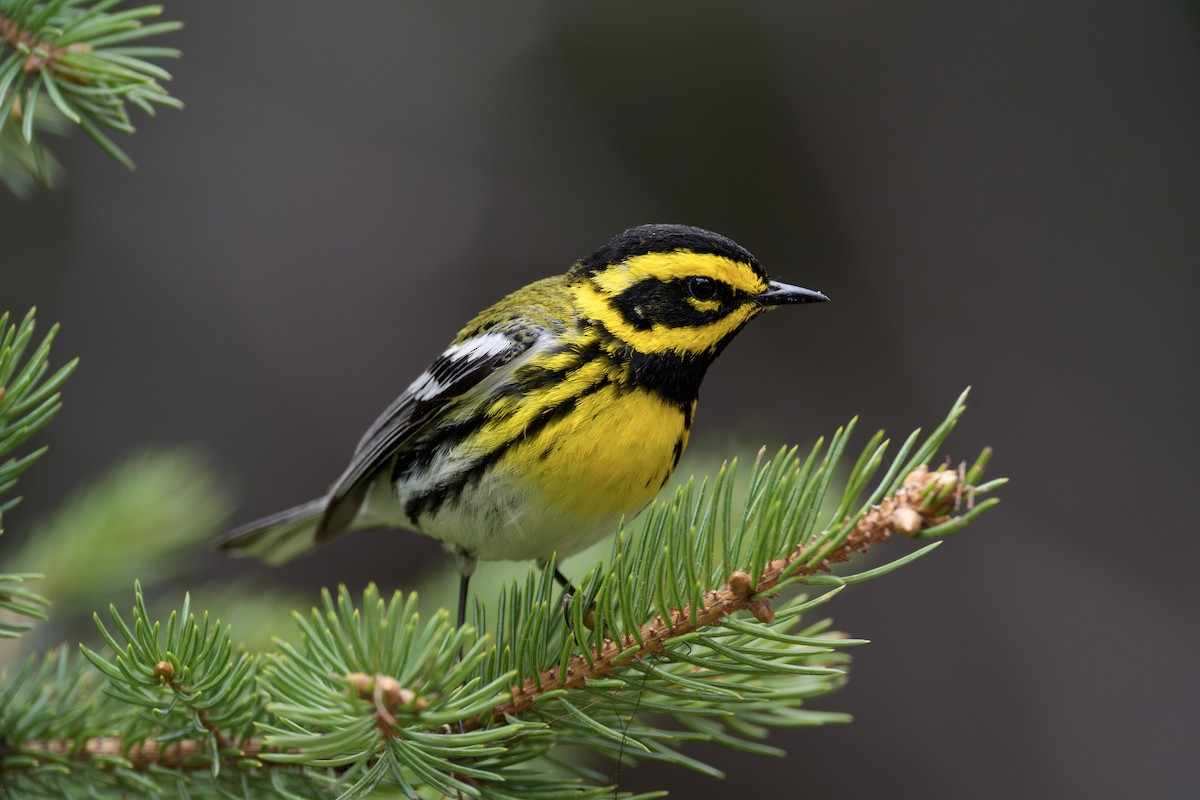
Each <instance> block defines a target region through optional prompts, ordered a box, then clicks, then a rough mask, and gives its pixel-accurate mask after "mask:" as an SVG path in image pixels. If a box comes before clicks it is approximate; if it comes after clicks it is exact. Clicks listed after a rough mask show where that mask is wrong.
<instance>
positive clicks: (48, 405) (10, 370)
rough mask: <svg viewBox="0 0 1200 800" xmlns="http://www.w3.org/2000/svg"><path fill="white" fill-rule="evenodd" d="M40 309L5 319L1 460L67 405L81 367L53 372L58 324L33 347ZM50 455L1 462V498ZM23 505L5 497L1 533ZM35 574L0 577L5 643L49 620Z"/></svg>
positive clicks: (0, 363)
mask: <svg viewBox="0 0 1200 800" xmlns="http://www.w3.org/2000/svg"><path fill="white" fill-rule="evenodd" d="M35 327H36V326H35V322H34V310H32V309H31V310H30V311H29V313H28V314H26V315H25V318H24V319H23V320H21V322H19V323H13V324H10V323H9V315H8V313H7V312H5V313H4V314H2V315H0V459H2V458H4V457H5V456H9V455H10V454H11V453H13V452H14V451H16V450H18V449H19V448H20V447H21V446H22V445H24V444H25V443H26V442H27V441H28V440H29V439H30V437H32V436H33V435H34V434H35V433H37V432H38V431H39V430H41V429H42V427H44V426H45V425H46V423H48V422H49V421H50V420H51V419H53V418H54V415H55V414H57V413H58V410H59V409H60V408H61V407H62V403H61V401H60V399H59V389H60V388H61V387H62V385H63V383H64V382H65V381H66V379H67V378H68V377H69V376H70V374H71V372H72V371H73V370H74V369H75V365H76V363H77V360H76V361H71V362H70V363H68V364H67V365H66V366H63V367H60V368H59V369H58V370H57V371H55V372H54V373H53V374H51V373H50V365H49V359H50V344H51V343H52V342H53V341H54V335H55V333H57V332H58V326H57V325H56V326H54V327H53V328H51V329H50V332H49V333H48V334H47V335H46V337H45V338H44V339H42V342H41V344H39V345H37V346H36V347H35V348H33V352H32V353H30V354H29V356H28V358H26V357H25V356H26V352H27V351H28V350H29V348H30V346H31V345H32V344H33V335H34V328H35ZM45 452H46V448H44V447H42V448H39V449H36V450H33V451H32V452H29V453H26V454H24V455H23V456H20V457H17V456H10V457H9V458H8V459H7V460H6V461H3V462H0V495H3V494H5V493H7V492H10V491H12V489H13V488H14V487H15V486H16V483H17V476H18V475H20V474H21V473H22V472H24V471H25V470H26V469H28V468H29V467H30V466H31V465H32V464H33V463H34V462H35V461H37V460H38V459H39V458H41V456H42V454H43V453H45ZM18 502H20V498H19V497H13V498H9V499H7V500H5V499H4V498H3V497H0V533H3V532H4V529H3V526H2V523H3V520H4V512H5V511H7V510H9V509H10V508H12V507H13V506H14V505H16V504H17V503H18ZM40 577H41V576H40V575H36V574H33V573H25V572H19V573H6V574H0V639H11V638H14V637H16V636H19V635H20V634H21V633H22V632H24V631H26V630H28V629H29V628H30V627H31V626H32V624H31V623H30V622H27V621H24V620H38V619H45V618H46V615H45V607H46V606H47V605H48V604H49V601H48V600H47V599H46V598H45V597H43V596H42V595H40V594H37V593H35V592H31V591H29V590H28V589H26V588H25V587H24V586H22V584H24V583H27V582H29V581H32V580H37V579H38V578H40Z"/></svg>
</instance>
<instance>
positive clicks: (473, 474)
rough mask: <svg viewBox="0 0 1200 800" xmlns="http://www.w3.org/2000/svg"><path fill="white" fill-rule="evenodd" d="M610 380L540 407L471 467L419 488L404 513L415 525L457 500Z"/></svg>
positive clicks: (602, 381) (602, 380)
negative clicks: (515, 433) (506, 456)
mask: <svg viewBox="0 0 1200 800" xmlns="http://www.w3.org/2000/svg"><path fill="white" fill-rule="evenodd" d="M610 383H611V381H609V379H608V378H602V379H600V380H598V381H596V382H595V383H592V384H589V385H588V386H586V387H584V389H583V391H581V392H579V393H578V394H575V395H572V396H571V397H568V398H567V399H566V400H563V401H562V402H561V403H559V404H558V405H555V406H550V407H549V408H545V409H542V411H541V413H539V414H538V415H537V417H535V418H534V419H533V421H532V422H530V423H529V424H528V425H527V426H526V427H525V430H524V431H523V432H522V433H521V435H520V436H518V437H516V438H515V439H510V440H508V441H507V442H505V443H504V444H502V445H500V446H499V447H497V448H495V449H494V450H491V451H489V452H488V453H487V455H485V456H484V457H483V458H480V459H479V460H477V461H476V462H475V463H473V464H472V465H471V466H470V467H468V468H467V469H464V470H462V471H461V472H459V473H457V474H456V475H455V476H454V478H453V479H452V480H450V481H447V482H445V483H441V484H437V485H434V486H432V487H431V488H430V489H429V490H428V491H425V492H422V493H421V494H419V495H417V496H415V497H413V498H412V499H411V500H409V501H408V503H406V504H405V506H404V513H405V515H407V516H408V518H409V519H410V520H412V523H413V524H414V525H417V524H418V520H419V518H420V517H421V515H422V514H436V513H437V511H438V509H440V508H441V507H442V506H443V505H445V504H446V503H449V502H454V501H456V500H458V498H459V497H460V496H461V495H462V493H463V490H465V489H466V488H468V487H469V486H470V485H471V484H473V483H476V482H477V481H478V480H479V479H480V478H482V477H483V474H484V473H485V472H487V470H488V468H489V467H491V466H492V465H493V464H495V463H496V462H497V461H499V460H500V459H501V458H503V457H504V454H505V453H507V452H508V451H509V450H511V449H512V448H513V447H514V446H515V445H518V444H521V443H522V442H525V441H529V440H530V439H533V438H535V437H536V436H537V435H538V434H539V433H541V432H542V429H544V428H545V427H546V426H547V425H549V424H550V423H551V422H554V421H555V420H557V419H562V418H563V417H565V416H566V415H568V414H570V413H571V412H572V411H574V410H575V405H576V404H577V403H578V402H579V401H580V400H582V399H583V398H584V397H587V396H588V395H589V394H593V393H594V392H598V391H599V390H601V389H603V388H604V387H605V386H608V385H609V384H610ZM482 417H483V415H480V418H481V419H480V421H481V422H482Z"/></svg>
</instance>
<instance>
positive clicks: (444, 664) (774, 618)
mask: <svg viewBox="0 0 1200 800" xmlns="http://www.w3.org/2000/svg"><path fill="white" fill-rule="evenodd" d="M962 410H963V406H962V398H960V400H959V401H958V402H957V403H956V404H955V406H954V409H953V410H952V412H951V414H950V415H949V417H948V418H947V419H946V421H945V422H944V423H943V424H942V425H941V426H939V427H938V428H937V429H936V430H935V431H934V432H933V434H931V435H930V436H929V437H927V438H926V439H924V440H923V441H920V440H919V438H920V437H919V435H918V434H916V433H914V434H913V435H912V436H910V437H908V438H907V439H906V440H905V441H904V442H903V443H902V444H901V446H900V448H899V449H898V451H897V452H896V454H895V455H893V456H892V458H891V460H890V463H888V465H887V466H886V468H885V467H884V464H885V459H884V455H885V452H886V449H887V445H888V443H887V442H886V441H885V440H884V439H883V436H882V433H880V434H877V435H876V436H874V437H872V438H871V439H870V440H869V441H868V443H867V445H866V447H865V448H864V450H863V452H862V454H861V456H860V457H859V458H858V459H857V460H856V461H855V462H854V464H853V466H852V467H851V468H850V469H849V472H848V474H847V473H845V472H844V471H843V470H842V469H841V468H840V466H839V465H840V463H841V461H842V457H843V455H844V451H845V449H846V447H847V441H848V439H849V437H850V435H851V433H852V430H853V427H854V424H853V423H851V425H848V426H847V427H846V429H844V430H839V431H838V432H837V433H836V434H835V435H834V436H833V437H832V439H831V440H830V441H829V442H828V444H826V443H824V442H818V443H817V444H816V445H815V446H814V447H813V448H812V449H811V450H810V451H809V452H808V453H807V455H806V456H805V457H803V458H801V457H800V456H799V455H798V453H797V451H796V449H795V448H792V449H787V450H783V451H781V452H780V453H779V454H778V455H777V456H776V457H775V458H773V459H766V458H764V457H763V454H762V453H760V455H759V458H758V459H757V460H756V461H755V463H754V465H753V469H752V470H751V474H750V476H749V480H748V482H747V485H746V486H745V489H744V491H742V489H741V488H740V487H741V485H742V484H741V483H740V482H736V481H735V473H736V469H737V465H736V462H733V463H730V464H728V465H727V466H726V467H724V468H723V469H722V470H721V471H720V472H719V473H718V474H717V475H716V476H715V478H714V479H712V480H711V481H708V480H706V481H703V482H701V483H699V485H697V484H696V483H694V482H693V483H689V484H687V485H685V486H684V487H682V488H681V489H680V490H679V491H678V492H676V493H675V495H674V496H673V497H671V498H670V499H669V500H667V501H666V502H664V503H660V504H658V505H656V506H655V507H653V508H652V509H651V510H650V512H649V513H648V514H647V515H646V516H645V518H644V519H643V521H642V523H641V524H640V525H639V530H638V531H637V533H636V534H635V533H634V532H632V531H629V530H621V531H619V532H618V534H617V536H616V538H615V541H614V544H613V548H612V553H611V555H610V557H609V558H608V559H607V561H606V562H605V563H603V564H601V565H598V566H597V567H596V568H595V569H594V570H593V571H592V572H591V573H590V574H589V575H588V576H587V577H586V578H584V579H583V580H582V581H581V582H580V584H579V585H580V591H579V592H577V593H576V595H575V597H574V598H573V599H572V601H571V603H570V605H569V607H568V609H567V611H568V615H569V616H570V618H571V620H572V624H571V625H570V626H568V625H565V624H564V623H563V619H562V613H563V612H562V605H561V603H560V601H559V599H558V588H557V586H556V584H555V581H554V577H553V570H554V567H553V565H547V566H546V567H545V568H540V569H533V568H530V570H529V571H528V573H527V576H526V578H525V579H524V581H522V582H514V583H513V584H512V585H511V586H509V587H507V588H506V589H505V590H504V591H503V592H502V593H501V595H500V597H499V598H498V599H497V601H496V602H495V603H494V604H488V605H487V606H486V607H485V606H484V605H483V604H482V603H479V602H478V599H477V601H476V606H475V612H474V625H470V626H464V627H463V628H461V629H459V628H456V627H455V626H454V625H453V624H452V623H451V621H450V616H449V614H448V613H447V612H446V611H445V610H439V611H438V612H437V613H435V614H434V615H433V616H432V617H430V618H429V619H423V618H422V617H421V615H420V614H419V613H418V611H417V605H416V597H415V595H409V596H407V597H405V596H403V595H401V594H399V593H396V594H395V595H393V596H392V597H391V598H390V599H387V598H384V597H383V596H381V595H380V593H379V591H378V590H377V589H376V588H375V587H374V586H370V587H368V588H367V589H366V590H365V591H364V592H363V594H362V596H361V598H356V597H354V596H353V595H352V594H351V593H350V591H349V590H348V589H346V588H345V587H342V588H341V589H340V590H339V591H338V592H337V593H336V594H335V593H331V592H325V593H323V594H322V597H321V601H320V604H319V606H318V607H317V608H315V609H313V611H312V612H311V613H310V614H306V615H298V616H297V622H298V624H299V626H300V635H299V639H298V641H287V642H285V641H277V642H276V644H275V645H274V647H273V648H271V649H270V650H269V651H268V652H266V653H263V654H261V655H252V654H249V653H247V652H246V651H244V650H239V649H238V648H235V647H233V645H232V639H231V634H230V632H229V630H228V629H227V628H222V627H221V626H220V625H219V624H217V623H211V624H210V622H209V620H208V619H207V617H205V616H204V615H200V616H197V615H195V614H193V613H192V612H191V611H190V610H189V607H188V603H187V601H185V603H184V606H183V608H182V610H181V611H179V612H176V613H173V614H171V615H169V617H168V620H167V622H166V623H165V625H164V624H160V623H158V622H156V621H155V619H154V618H153V617H152V616H151V614H150V612H149V610H148V609H147V607H146V604H145V602H144V599H143V597H142V592H141V590H140V587H138V588H136V591H135V602H134V607H133V612H132V617H131V618H127V616H126V615H124V614H120V613H118V612H117V611H116V610H115V609H110V618H111V621H105V622H104V623H103V624H101V623H100V621H99V619H98V618H97V624H98V626H99V630H100V631H101V633H102V636H103V637H104V640H105V644H106V645H107V647H106V648H101V649H97V650H89V649H85V650H84V655H85V656H86V659H87V661H86V662H85V665H84V666H87V665H88V664H90V665H93V666H94V668H95V669H94V670H88V671H87V674H88V675H90V677H91V681H90V683H88V682H87V681H82V682H81V686H84V687H86V686H89V685H90V686H93V687H94V686H95V685H96V684H97V683H98V682H99V681H97V680H96V678H97V677H100V676H102V677H103V684H104V686H105V688H104V691H102V692H101V691H96V690H94V689H75V692H76V694H75V695H73V696H71V697H70V701H71V702H72V703H73V704H74V705H73V706H72V708H75V707H77V706H79V705H80V704H85V705H87V704H90V707H91V711H90V712H89V713H88V714H87V715H86V716H85V717H84V718H80V717H79V715H78V714H76V715H75V716H74V717H72V716H71V715H70V714H64V715H63V720H64V722H63V723H62V724H60V723H59V721H58V714H59V713H60V711H61V710H62V709H61V703H62V702H63V701H62V699H61V698H66V697H67V696H68V695H67V691H66V690H67V687H65V686H63V685H61V684H62V680H61V679H58V678H54V677H51V676H50V674H49V673H48V672H47V669H48V668H47V667H42V668H41V669H40V671H39V670H37V669H34V668H32V667H30V668H27V669H26V670H24V671H23V672H22V673H21V674H19V675H18V676H17V678H16V680H15V681H14V682H13V683H12V685H11V687H10V689H9V691H8V698H9V701H8V702H5V703H4V705H3V706H2V707H0V739H3V740H4V742H5V743H6V744H7V753H8V754H7V755H5V756H3V758H0V776H3V779H4V780H5V781H6V782H7V783H8V784H10V785H12V786H13V787H17V788H19V789H20V790H21V791H23V792H24V793H25V794H22V796H31V797H41V796H55V795H54V794H53V791H58V792H60V793H61V786H60V785H59V784H58V783H55V784H53V791H51V788H50V787H51V786H52V783H51V780H53V781H58V782H62V781H68V782H69V781H74V782H75V783H73V784H71V785H72V786H86V787H89V790H94V789H95V787H98V786H100V787H111V788H112V789H113V791H133V790H135V789H138V790H141V791H143V792H145V793H151V792H158V793H162V792H163V791H165V788H164V787H167V786H169V787H170V790H171V791H172V792H173V793H175V794H178V795H179V796H186V797H217V796H228V795H229V793H231V792H236V793H238V794H239V795H245V794H247V793H252V792H253V791H261V792H263V793H264V794H269V795H271V796H286V797H304V798H310V797H311V798H317V797H330V796H337V797H345V798H349V797H362V796H365V795H366V794H368V793H370V792H373V791H376V790H379V789H384V788H388V789H390V790H392V791H399V792H401V793H403V795H404V796H406V797H436V796H459V795H461V796H464V797H479V798H565V797H575V798H600V797H612V796H614V789H613V788H612V787H610V786H607V785H606V779H605V776H604V775H602V774H600V773H598V772H596V771H594V770H592V769H591V768H589V767H588V766H586V765H585V764H582V763H580V762H579V760H578V758H577V757H574V756H565V755H563V751H562V747H563V746H577V747H583V748H586V749H588V750H590V751H592V752H593V753H596V754H598V755H600V756H603V757H608V758H611V759H613V760H616V761H619V762H622V763H625V764H630V763H635V762H636V761H640V760H657V761H664V762H668V763H673V764H677V765H680V766H684V767H687V768H691V769H695V770H698V771H701V772H704V773H706V774H710V775H717V774H719V773H717V771H716V770H714V769H713V768H712V767H711V766H709V765H707V764H705V763H703V762H702V761H700V760H698V759H696V758H695V757H694V756H692V755H689V754H688V753H686V752H685V749H686V745H687V743H688V742H691V741H710V742H715V743H719V744H721V745H724V746H727V747H732V748H736V749H739V750H742V751H744V752H747V753H753V754H776V755H778V754H780V751H779V750H778V749H777V748H774V747H771V746H769V745H767V744H765V743H763V742H762V741H761V740H762V739H763V738H764V737H765V736H766V735H767V733H768V732H769V731H770V730H771V729H773V728H777V727H785V726H808V725H823V724H830V723H837V722H845V721H848V718H847V717H846V716H845V715H841V714H837V713H834V712H828V711H821V710H813V709H811V708H808V707H807V705H808V703H809V701H811V700H812V699H814V698H819V697H822V696H824V695H827V694H828V693H829V692H831V691H832V690H834V689H836V688H837V687H838V686H840V685H842V683H844V682H845V680H846V675H845V667H846V664H847V662H848V657H847V655H846V653H845V648H847V647H850V646H854V645H858V644H862V641H861V640H857V639H851V638H848V637H846V636H845V635H843V634H840V633H838V632H836V631H835V630H834V629H833V628H832V626H831V623H830V621H829V620H828V619H812V618H811V613H812V612H814V611H816V610H817V609H819V608H820V607H821V606H822V605H823V604H825V603H827V602H829V601H830V600H832V599H833V598H834V597H835V596H836V595H837V594H838V593H839V592H841V591H842V590H844V589H845V588H846V587H847V586H849V585H851V584H855V583H858V582H861V581H864V580H869V579H872V578H875V577H879V576H882V575H885V574H887V573H889V572H891V571H892V570H895V569H897V568H899V567H901V566H904V565H906V564H910V563H912V562H913V561H915V560H916V559H918V558H920V557H921V556H923V555H925V554H927V553H929V552H930V551H931V550H932V549H933V548H934V547H936V546H937V545H938V542H932V543H930V544H926V545H925V546H924V547H921V548H919V549H916V550H912V551H910V552H908V553H905V554H902V555H901V556H900V557H898V558H896V559H895V560H893V561H891V562H888V563H882V564H879V563H877V562H876V563H874V564H872V565H870V566H869V567H868V568H866V569H864V570H863V571H860V572H852V573H848V574H846V573H841V572H837V571H835V570H836V568H837V567H838V566H839V565H841V564H844V563H845V562H847V561H848V560H849V559H850V558H851V557H852V556H854V555H856V554H861V553H865V552H867V551H869V550H873V549H874V548H876V547H877V546H879V545H882V544H884V543H886V542H888V541H889V540H891V539H893V538H896V534H900V535H901V536H902V537H905V538H911V539H914V540H925V539H929V538H934V537H942V536H945V535H947V534H949V533H953V532H955V531H957V530H960V529H961V528H962V527H963V526H965V525H966V524H968V523H969V522H971V521H972V520H973V519H974V518H976V517H977V516H978V515H979V514H980V513H982V512H984V511H986V510H987V509H988V508H990V507H991V506H993V505H994V504H995V502H996V500H995V499H994V498H987V497H984V496H983V495H985V494H986V493H987V492H990V491H992V490H993V489H995V488H997V487H998V486H1000V485H1001V484H1002V483H1003V480H1002V479H1001V480H992V481H989V482H987V483H981V482H980V481H981V477H982V473H983V469H984V467H985V465H986V463H987V461H988V458H989V456H990V451H987V450H985V451H984V452H983V453H982V454H981V455H980V457H979V458H978V459H977V460H976V461H975V462H974V463H973V464H972V465H970V466H967V465H966V464H963V465H960V466H958V467H951V466H949V465H942V466H938V467H934V468H930V467H929V466H928V465H929V464H931V463H934V461H935V456H936V455H937V453H938V452H939V451H940V449H941V446H942V443H943V441H944V440H945V438H946V436H947V435H948V434H949V432H950V430H951V429H952V428H953V426H954V423H955V422H956V420H957V419H958V417H959V415H960V414H961V413H962ZM879 473H882V476H881V477H880V475H879ZM835 476H837V477H844V480H845V484H846V488H845V490H844V491H843V492H842V493H841V494H840V495H833V494H830V491H829V489H830V486H831V485H832V484H833V481H834V480H835ZM735 483H737V486H735ZM872 484H873V488H869V487H871V486H872ZM742 495H744V496H742ZM820 520H825V522H824V524H822V523H821V522H820ZM803 586H808V587H816V588H820V587H828V591H824V593H822V594H818V595H816V596H808V595H805V594H800V593H797V591H796V589H797V588H798V587H803ZM489 616H490V617H491V619H490V620H489V619H488V617H489ZM588 620H590V622H591V625H590V627H589V625H588V624H586V623H587V621H588ZM64 659H65V657H64V656H59V657H58V662H59V663H61V662H62V661H63V660H64ZM76 661H78V660H76ZM70 669H71V670H76V671H78V670H80V669H82V667H80V666H78V665H76V666H73V667H70ZM64 671H65V672H64ZM69 671H70V670H67V669H66V668H64V667H60V668H59V671H58V673H55V674H56V675H57V674H59V673H64V674H66V673H69ZM39 682H40V683H42V684H44V685H43V686H42V687H41V688H42V690H43V694H42V695H41V699H40V700H36V701H35V700H34V697H35V695H36V691H35V688H36V687H37V685H38V684H39ZM129 709H142V711H140V712H138V713H133V714H131V713H130V712H129ZM181 787H182V788H181ZM615 794H617V796H620V795H619V792H616V793H615Z"/></svg>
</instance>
